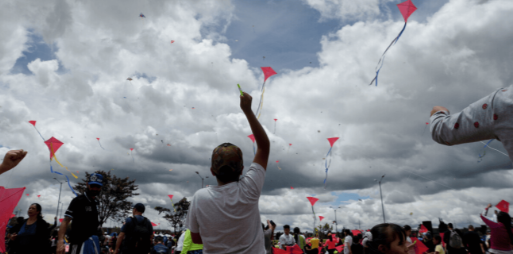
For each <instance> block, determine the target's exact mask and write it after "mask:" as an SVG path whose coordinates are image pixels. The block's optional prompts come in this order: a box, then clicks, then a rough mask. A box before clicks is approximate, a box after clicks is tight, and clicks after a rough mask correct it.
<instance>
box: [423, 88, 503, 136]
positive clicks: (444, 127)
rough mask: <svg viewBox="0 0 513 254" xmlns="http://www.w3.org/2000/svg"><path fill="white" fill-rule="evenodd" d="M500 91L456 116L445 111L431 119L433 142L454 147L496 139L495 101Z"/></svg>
mask: <svg viewBox="0 0 513 254" xmlns="http://www.w3.org/2000/svg"><path fill="white" fill-rule="evenodd" d="M498 91H499V90H498ZM498 91H495V92H494V93H492V94H490V95H488V96H486V97H484V98H482V99H480V100H478V101H476V102H474V103H472V104H471V105H470V106H468V107H466V108H465V109H463V111H461V112H458V113H456V114H454V115H449V114H448V113H447V112H445V111H438V112H436V113H435V114H433V115H432V116H431V118H430V120H431V126H430V129H431V136H432V138H433V140H434V141H436V142H437V143H440V144H443V145H448V146H452V145H458V144H463V143H470V142H477V141H482V140H488V139H495V138H496V135H495V133H494V114H493V106H494V105H493V104H494V102H493V99H494V97H495V95H496V93H497V92H498Z"/></svg>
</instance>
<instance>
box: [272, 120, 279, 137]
mask: <svg viewBox="0 0 513 254" xmlns="http://www.w3.org/2000/svg"><path fill="white" fill-rule="evenodd" d="M276 121H278V119H276V118H274V132H273V134H276Z"/></svg>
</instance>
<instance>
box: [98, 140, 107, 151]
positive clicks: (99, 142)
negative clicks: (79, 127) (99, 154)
mask: <svg viewBox="0 0 513 254" xmlns="http://www.w3.org/2000/svg"><path fill="white" fill-rule="evenodd" d="M96 140H98V144H99V145H100V147H101V148H102V149H103V150H105V148H103V146H102V143H100V138H96Z"/></svg>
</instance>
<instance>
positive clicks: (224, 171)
mask: <svg viewBox="0 0 513 254" xmlns="http://www.w3.org/2000/svg"><path fill="white" fill-rule="evenodd" d="M240 172H241V171H238V172H233V169H232V168H230V167H229V166H227V165H225V166H222V167H221V168H220V169H219V173H218V174H216V178H217V179H218V180H219V181H221V182H223V183H231V182H238V181H239V176H240Z"/></svg>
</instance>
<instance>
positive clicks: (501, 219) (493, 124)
mask: <svg viewBox="0 0 513 254" xmlns="http://www.w3.org/2000/svg"><path fill="white" fill-rule="evenodd" d="M512 91H513V89H512ZM512 91H508V89H504V90H502V91H500V90H499V91H497V92H496V93H494V94H492V95H491V96H488V97H486V98H484V99H482V100H480V101H478V102H476V103H474V104H472V105H471V106H469V108H467V109H465V110H464V111H463V112H462V113H458V114H455V115H453V116H451V115H450V114H449V110H447V109H446V108H444V107H434V108H433V111H432V112H431V121H432V126H431V127H432V133H433V139H435V140H436V141H437V142H440V143H442V144H446V145H454V144H459V143H465V142H472V141H478V140H483V139H488V138H497V139H500V140H501V141H502V142H503V143H504V144H505V147H506V149H507V150H508V152H510V151H513V145H512V144H513V143H510V142H509V140H511V137H512V135H511V134H510V133H511V131H510V130H509V128H511V127H509V126H507V123H509V119H508V117H509V115H510V114H509V113H508V112H507V110H509V108H508V105H510V104H511V103H509V102H510V100H509V99H508V98H511V97H513V96H512V94H511V92H512ZM240 99H241V102H240V106H241V109H242V111H243V113H244V114H245V115H246V118H247V120H248V123H249V126H250V127H251V130H252V132H253V134H254V137H255V141H256V143H257V147H258V148H257V149H256V153H255V158H254V160H253V162H252V163H251V165H250V167H249V170H248V171H247V173H246V174H245V175H244V176H242V173H243V169H244V166H243V157H242V151H241V150H240V149H239V148H238V147H237V146H235V145H233V144H230V143H224V144H221V145H219V146H218V147H216V148H215V149H214V150H213V153H212V165H211V169H210V170H211V173H212V175H214V176H215V177H216V179H217V183H218V185H217V186H211V187H209V188H203V189H200V190H198V191H197V192H196V193H195V194H194V197H193V199H192V201H191V205H190V207H189V211H188V214H187V219H186V225H185V227H186V228H187V230H185V231H184V232H183V233H181V234H180V235H179V236H175V237H174V238H173V237H170V238H167V237H166V238H167V239H164V238H163V237H160V236H157V237H155V235H154V231H153V227H152V225H151V223H150V221H149V220H148V219H147V218H146V217H144V216H143V214H144V212H145V206H144V205H143V204H135V205H134V206H133V210H132V216H131V217H129V218H127V219H126V220H125V223H124V225H123V227H122V228H121V232H120V234H119V236H113V237H105V236H104V235H103V234H102V231H101V228H100V224H99V220H98V211H97V201H96V196H98V194H99V193H100V192H101V189H102V186H103V176H102V175H101V174H96V173H95V174H91V175H90V177H89V179H88V183H87V190H86V191H85V192H84V193H83V194H81V195H78V196H77V197H75V198H74V199H73V200H72V201H71V203H70V204H69V207H68V209H67V210H66V212H65V218H64V220H63V221H62V223H61V225H60V227H59V228H58V229H55V227H56V225H57V222H56V221H55V223H54V225H49V224H48V223H47V222H46V221H44V219H43V217H42V214H41V211H42V208H41V205H39V204H32V205H31V206H30V207H29V210H28V212H27V214H28V216H29V217H28V219H24V220H18V223H17V224H16V226H15V227H13V228H11V229H10V231H9V233H8V234H7V239H8V240H9V242H8V246H9V252H8V253H9V254H11V253H12V254H28V253H42V254H47V253H52V254H53V253H55V254H64V253H70V254H83V253H86V254H88V253H95V254H99V253H100V252H105V251H106V249H108V252H110V253H114V254H118V253H122V254H132V253H133V254H148V253H188V254H201V253H206V254H217V253H242V254H243V253H259V254H263V253H277V252H279V251H281V250H284V251H290V252H285V253H323V254H324V253H326V252H327V253H329V254H332V253H337V252H342V251H343V253H344V254H363V253H365V254H413V253H414V252H415V253H417V254H445V253H449V254H463V253H470V254H483V253H485V252H488V253H493V254H513V251H512V244H513V235H512V234H513V233H512V231H511V217H510V216H509V214H507V213H505V212H500V213H498V215H497V219H496V220H493V219H488V218H486V216H487V213H488V209H489V208H490V207H491V205H489V206H488V207H487V208H486V211H485V212H484V213H483V214H482V215H481V218H482V220H483V221H484V222H485V223H486V225H487V226H488V227H489V229H490V234H489V239H488V240H486V239H484V240H483V239H482V238H481V237H479V235H476V234H477V233H475V232H474V229H473V227H470V226H469V232H466V233H465V234H462V233H461V232H458V231H457V230H455V229H454V228H453V226H452V224H449V225H448V231H447V232H445V233H444V234H443V237H442V235H441V234H440V235H434V236H432V235H431V234H433V233H432V232H426V234H424V235H422V237H421V239H422V244H423V245H424V246H425V247H426V248H427V250H425V251H424V252H422V253H418V250H419V245H420V244H421V243H420V242H417V241H412V239H411V238H410V234H411V232H412V230H411V227H410V226H404V227H401V226H399V225H396V224H389V223H383V224H379V225H376V226H374V227H373V228H372V229H370V230H369V231H368V232H365V234H358V235H353V234H352V232H351V231H350V230H344V231H343V238H340V237H338V236H337V233H328V234H327V235H325V236H324V235H322V236H320V235H319V234H315V235H306V236H305V235H302V234H301V231H300V229H299V228H294V231H293V233H292V234H291V232H290V226H289V225H285V226H284V227H283V231H284V233H283V234H281V235H280V236H279V238H278V245H277V246H273V245H274V244H273V243H274V237H275V236H277V234H276V233H275V232H274V231H275V229H276V225H275V223H274V222H272V221H268V222H267V226H265V225H262V224H261V222H260V212H259V208H258V201H259V198H260V195H261V192H262V188H263V184H264V180H265V174H266V168H267V164H268V159H269V153H270V142H269V139H268V137H267V134H266V133H265V131H264V129H263V127H262V126H261V125H260V123H259V121H258V119H257V118H256V116H255V115H254V113H253V112H252V110H251V103H252V98H251V96H250V95H248V94H247V93H243V95H241V97H240ZM483 103H484V104H483ZM481 104H483V105H481ZM488 105H490V107H488ZM492 105H493V106H492ZM500 106H502V107H503V108H497V107H500ZM496 108H497V109H496ZM487 109H490V110H492V111H490V112H488V111H487ZM495 109H496V110H495ZM474 118H475V119H474ZM473 121H475V122H474V123H473ZM476 123H477V124H476ZM472 126H474V128H472ZM26 154H27V153H26V152H25V151H23V150H16V151H9V152H8V153H7V154H6V156H5V159H4V161H3V162H2V164H1V165H0V174H1V173H4V172H6V171H9V170H11V169H12V168H14V167H15V166H16V165H18V163H19V162H20V161H21V160H22V159H23V158H24V157H25V155H26ZM510 154H511V153H510ZM260 227H262V229H260ZM68 228H70V230H68ZM55 230H57V231H55ZM320 237H323V238H320ZM105 238H108V241H106V240H105ZM51 239H53V241H52V240H51ZM419 240H420V239H419ZM66 246H68V248H66ZM102 247H108V248H104V249H102ZM294 251H296V252H294ZM297 251H299V252H297Z"/></svg>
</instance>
